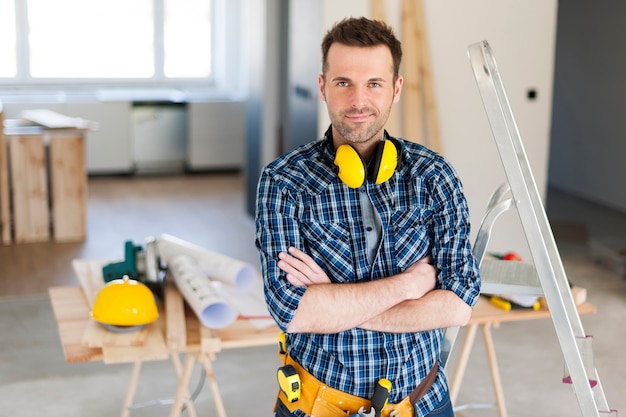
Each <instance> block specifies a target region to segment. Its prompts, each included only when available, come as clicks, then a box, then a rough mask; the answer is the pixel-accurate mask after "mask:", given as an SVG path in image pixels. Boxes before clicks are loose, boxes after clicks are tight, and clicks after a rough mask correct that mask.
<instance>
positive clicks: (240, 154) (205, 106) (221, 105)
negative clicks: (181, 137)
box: [187, 101, 246, 170]
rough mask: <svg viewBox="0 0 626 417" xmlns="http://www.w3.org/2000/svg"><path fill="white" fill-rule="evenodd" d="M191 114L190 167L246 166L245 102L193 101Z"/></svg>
mask: <svg viewBox="0 0 626 417" xmlns="http://www.w3.org/2000/svg"><path fill="white" fill-rule="evenodd" d="M188 114H189V146H188V154H187V163H188V166H189V168H190V169H192V170H204V169H232V168H235V169H241V168H243V161H244V141H245V133H246V130H245V129H246V114H245V102H234V101H233V102H228V101H224V102H216V103H190V104H189V105H188Z"/></svg>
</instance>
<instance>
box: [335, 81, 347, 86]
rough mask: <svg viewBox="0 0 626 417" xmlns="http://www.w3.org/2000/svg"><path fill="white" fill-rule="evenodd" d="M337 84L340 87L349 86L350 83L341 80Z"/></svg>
mask: <svg viewBox="0 0 626 417" xmlns="http://www.w3.org/2000/svg"><path fill="white" fill-rule="evenodd" d="M337 85H338V86H339V87H347V86H348V83H347V82H346V81H339V82H338V83H337Z"/></svg>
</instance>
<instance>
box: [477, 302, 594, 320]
mask: <svg viewBox="0 0 626 417" xmlns="http://www.w3.org/2000/svg"><path fill="white" fill-rule="evenodd" d="M595 312H596V307H595V306H594V305H593V304H590V303H588V302H585V303H582V304H581V305H579V306H578V314H591V313H595ZM549 317H550V310H548V309H547V308H545V307H542V308H540V309H539V310H532V309H515V310H510V311H506V310H503V309H501V308H499V307H496V306H495V305H493V304H491V303H490V302H489V300H488V298H487V297H484V296H481V297H479V298H478V303H477V304H476V306H475V307H474V310H473V311H472V317H471V318H470V320H469V323H468V324H484V323H504V322H509V321H523V320H534V319H542V318H549Z"/></svg>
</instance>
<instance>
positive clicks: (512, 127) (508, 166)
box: [483, 45, 586, 337]
mask: <svg viewBox="0 0 626 417" xmlns="http://www.w3.org/2000/svg"><path fill="white" fill-rule="evenodd" d="M483 58H484V59H485V61H486V64H487V67H488V69H489V73H490V74H491V80H492V84H493V87H494V92H495V95H496V97H497V100H498V102H499V103H500V106H499V107H500V110H501V116H502V118H503V121H504V124H505V125H506V132H507V133H508V135H502V136H501V137H502V139H508V140H502V141H498V142H497V144H498V148H499V151H500V155H501V158H503V159H504V158H507V159H508V161H507V162H508V163H505V164H504V168H505V171H506V170H508V171H509V172H507V176H508V177H512V178H515V180H514V181H513V184H512V185H511V192H512V193H513V196H514V197H515V198H516V199H517V201H518V211H519V214H520V217H524V218H523V219H521V220H522V222H524V221H525V222H526V226H528V229H527V228H526V226H525V227H524V230H525V231H526V230H529V229H535V230H534V232H535V233H529V232H526V238H527V239H528V240H529V243H530V250H531V252H533V249H537V250H536V251H535V252H537V255H535V254H534V253H533V259H534V260H535V262H536V263H537V264H538V265H537V269H538V270H539V269H540V268H542V267H543V268H545V270H549V271H551V273H552V274H553V275H554V276H555V278H556V282H557V284H558V291H559V293H560V294H561V295H562V299H563V300H565V302H564V304H565V308H566V310H567V313H568V317H569V318H570V320H573V323H572V325H573V328H574V334H575V335H576V336H578V337H585V336H586V334H585V332H584V330H583V325H582V322H581V321H580V317H579V315H578V311H577V309H576V304H575V303H574V300H573V297H572V296H571V290H570V287H569V282H568V279H567V276H566V274H565V269H564V268H563V264H562V261H561V256H560V254H559V252H558V248H557V246H556V242H555V240H554V235H553V234H552V229H551V227H550V224H549V222H548V218H547V215H546V213H545V209H544V207H543V202H542V200H541V196H540V194H539V189H538V187H537V184H536V182H535V179H534V176H533V173H532V168H531V166H530V163H529V161H528V158H527V156H526V155H527V154H526V150H525V149H524V144H523V142H522V139H521V135H520V133H519V129H518V128H517V123H516V122H515V119H514V116H513V112H512V110H511V107H510V105H509V102H508V98H507V96H506V92H505V90H504V85H503V83H502V80H501V78H500V75H499V72H498V70H497V65H496V62H495V58H494V57H493V55H492V54H491V50H490V49H489V47H488V45H487V46H485V47H484V49H483ZM507 145H510V146H507ZM503 162H504V161H503ZM514 167H517V170H515V169H513V168H514ZM510 182H511V181H510V180H509V183H510ZM517 196H520V197H521V196H524V197H525V198H524V199H522V198H518V197H517ZM524 201H525V202H528V203H529V205H528V206H526V205H524V204H522V202H524ZM537 228H538V229H539V230H536V229H537ZM529 235H530V236H529ZM531 241H534V243H535V244H536V245H534V244H532V243H531ZM540 249H541V250H540ZM546 255H547V258H546ZM537 258H539V259H537ZM570 300H571V302H570Z"/></svg>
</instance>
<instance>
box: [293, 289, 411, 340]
mask: <svg viewBox="0 0 626 417" xmlns="http://www.w3.org/2000/svg"><path fill="white" fill-rule="evenodd" d="M406 299H407V294H406V291H405V290H404V288H403V286H401V285H398V279H395V278H394V277H390V278H385V279H379V280H375V281H370V282H364V283H350V284H319V285H311V286H309V287H307V290H306V292H305V293H304V295H303V296H302V298H301V300H300V303H299V305H298V309H297V310H296V313H295V315H294V317H293V319H292V320H291V322H290V323H289V325H288V327H287V331H288V332H293V333H336V332H340V331H344V330H348V329H352V328H355V327H359V326H360V325H361V324H363V323H366V322H368V321H370V320H373V319H374V318H375V317H376V316H380V315H381V314H383V313H385V312H386V311H388V310H389V309H390V308H392V307H393V306H395V305H397V304H399V303H401V302H403V301H405V300H406Z"/></svg>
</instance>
